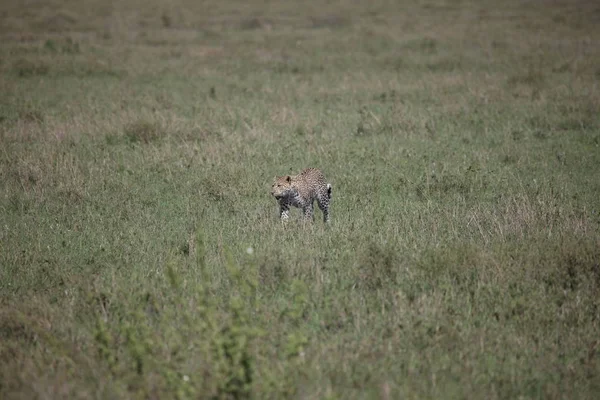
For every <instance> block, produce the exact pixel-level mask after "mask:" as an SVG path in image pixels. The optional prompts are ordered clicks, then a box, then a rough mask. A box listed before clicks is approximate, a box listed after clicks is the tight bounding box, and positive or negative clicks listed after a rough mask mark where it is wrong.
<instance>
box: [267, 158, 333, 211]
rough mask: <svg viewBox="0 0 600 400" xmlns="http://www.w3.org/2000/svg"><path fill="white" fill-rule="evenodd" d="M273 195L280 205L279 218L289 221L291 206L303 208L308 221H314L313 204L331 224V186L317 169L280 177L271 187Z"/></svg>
mask: <svg viewBox="0 0 600 400" xmlns="http://www.w3.org/2000/svg"><path fill="white" fill-rule="evenodd" d="M271 194H272V195H273V196H274V197H275V198H276V199H277V202H278V203H279V216H280V217H281V219H282V220H287V219H288V218H289V216H290V206H293V207H298V208H301V209H302V211H303V213H304V218H305V219H306V220H312V219H313V218H314V216H313V214H314V212H313V204H314V201H315V200H316V201H317V205H318V206H319V208H320V209H321V211H323V222H329V202H330V201H331V184H329V183H327V182H326V181H325V176H324V175H323V173H322V172H321V171H320V170H318V169H316V168H307V169H305V170H304V171H302V172H300V173H299V174H298V175H295V176H290V175H287V176H279V177H276V178H275V183H273V186H272V187H271Z"/></svg>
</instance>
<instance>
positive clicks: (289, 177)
mask: <svg viewBox="0 0 600 400" xmlns="http://www.w3.org/2000/svg"><path fill="white" fill-rule="evenodd" d="M285 180H286V181H287V182H288V183H290V182H291V181H292V177H291V176H289V175H288V176H286V177H285Z"/></svg>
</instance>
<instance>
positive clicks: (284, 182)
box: [271, 175, 292, 200]
mask: <svg viewBox="0 0 600 400" xmlns="http://www.w3.org/2000/svg"><path fill="white" fill-rule="evenodd" d="M291 189H292V177H291V176H289V175H287V176H277V177H275V183H273V186H271V194H272V195H273V196H274V197H275V198H276V199H277V200H279V199H281V198H282V197H285V196H287V195H288V194H289V193H290V190H291Z"/></svg>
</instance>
